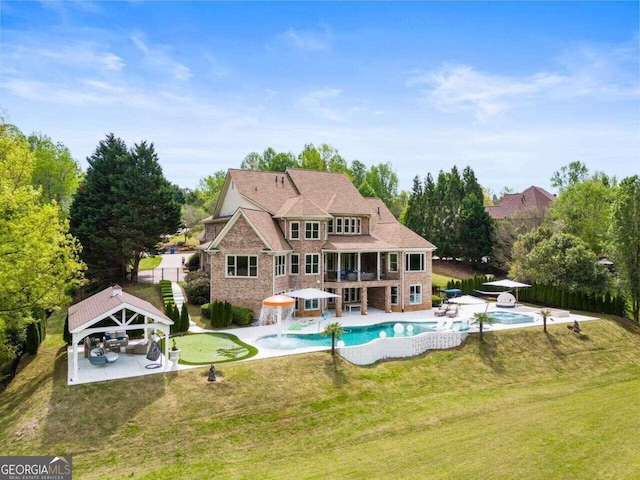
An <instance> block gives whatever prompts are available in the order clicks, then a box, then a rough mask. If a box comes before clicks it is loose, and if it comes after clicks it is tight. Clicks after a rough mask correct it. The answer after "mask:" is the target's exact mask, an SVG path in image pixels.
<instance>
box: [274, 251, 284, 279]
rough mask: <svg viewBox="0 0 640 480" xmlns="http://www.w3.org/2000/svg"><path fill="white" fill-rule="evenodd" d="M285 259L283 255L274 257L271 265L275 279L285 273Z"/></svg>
mask: <svg viewBox="0 0 640 480" xmlns="http://www.w3.org/2000/svg"><path fill="white" fill-rule="evenodd" d="M286 259H287V257H286V256H285V255H276V257H275V262H274V264H273V266H274V268H275V274H276V277H282V276H283V275H285V274H286V273H287V260H286Z"/></svg>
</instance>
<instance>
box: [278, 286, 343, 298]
mask: <svg viewBox="0 0 640 480" xmlns="http://www.w3.org/2000/svg"><path fill="white" fill-rule="evenodd" d="M286 295H287V296H288V297H293V298H302V299H304V300H313V299H314V298H335V297H339V296H340V295H336V294H335V293H329V292H325V291H324V290H320V289H318V288H303V289H301V290H293V291H292V292H286Z"/></svg>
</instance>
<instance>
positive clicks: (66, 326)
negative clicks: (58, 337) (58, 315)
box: [62, 313, 72, 345]
mask: <svg viewBox="0 0 640 480" xmlns="http://www.w3.org/2000/svg"><path fill="white" fill-rule="evenodd" d="M62 338H63V340H64V341H65V342H66V344H67V345H71V341H72V337H71V333H70V332H69V314H68V313H67V317H66V318H65V320H64V330H63V332H62Z"/></svg>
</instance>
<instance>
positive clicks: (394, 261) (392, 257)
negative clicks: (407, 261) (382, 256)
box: [389, 253, 398, 272]
mask: <svg viewBox="0 0 640 480" xmlns="http://www.w3.org/2000/svg"><path fill="white" fill-rule="evenodd" d="M389 271H390V272H397V271H398V254H397V253H390V254H389Z"/></svg>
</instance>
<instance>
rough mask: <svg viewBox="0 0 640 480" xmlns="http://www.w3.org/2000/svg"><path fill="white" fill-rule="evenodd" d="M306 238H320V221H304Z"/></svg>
mask: <svg viewBox="0 0 640 480" xmlns="http://www.w3.org/2000/svg"><path fill="white" fill-rule="evenodd" d="M304 238H305V239H306V240H319V239H320V222H304Z"/></svg>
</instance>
